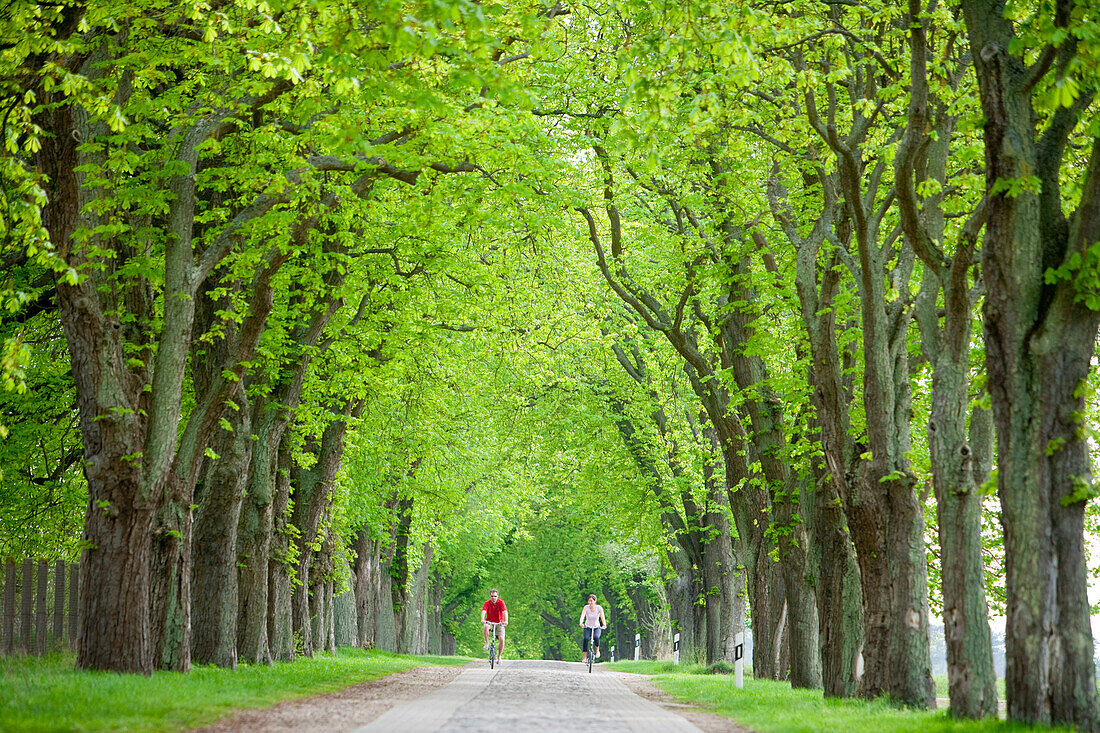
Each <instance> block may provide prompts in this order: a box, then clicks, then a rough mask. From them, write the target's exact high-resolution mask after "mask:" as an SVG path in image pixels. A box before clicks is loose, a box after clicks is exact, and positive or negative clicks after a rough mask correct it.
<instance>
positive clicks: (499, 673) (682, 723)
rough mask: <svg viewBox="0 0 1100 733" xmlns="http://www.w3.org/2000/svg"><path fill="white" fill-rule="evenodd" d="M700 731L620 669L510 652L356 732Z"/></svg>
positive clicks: (652, 732)
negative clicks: (630, 683) (643, 693)
mask: <svg viewBox="0 0 1100 733" xmlns="http://www.w3.org/2000/svg"><path fill="white" fill-rule="evenodd" d="M570 729H577V730H586V729H587V730H596V731H599V733H700V732H699V729H698V728H696V727H695V726H694V725H692V724H691V723H689V722H687V721H686V720H684V719H683V718H681V717H680V716H678V715H675V714H674V713H671V712H669V711H667V710H664V709H663V708H661V707H658V706H657V705H655V704H653V703H651V702H649V701H648V700H645V699H643V698H641V697H638V696H637V695H635V694H634V693H632V692H631V691H630V690H628V689H627V688H626V685H624V684H623V683H622V681H621V680H620V679H619V677H618V676H617V675H616V674H615V673H614V672H609V671H604V670H602V669H600V666H599V665H597V666H596V667H595V669H593V671H592V673H591V674H589V673H588V667H586V666H585V665H582V664H580V663H579V662H550V661H524V660H519V661H513V660H505V662H504V664H503V665H501V666H498V667H497V669H495V670H490V669H489V667H488V665H485V666H483V667H473V668H470V669H467V670H464V671H463V672H462V673H461V674H460V675H459V676H458V677H457V678H456V679H455V680H454V682H451V683H450V684H449V685H446V686H444V687H441V688H439V689H438V690H435V691H434V692H431V693H429V694H427V695H424V696H423V697H421V698H419V699H417V700H412V701H411V702H407V703H404V704H402V705H398V706H397V707H394V708H391V709H390V711H389V712H387V713H386V714H385V715H382V716H381V717H379V718H377V719H376V720H375V721H374V722H373V723H371V724H370V725H366V726H363V727H361V728H358V729H357V730H356V731H355V733H477V732H479V731H485V732H486V733H488V731H493V733H500V732H501V731H508V732H509V733H554V732H555V731H562V730H570Z"/></svg>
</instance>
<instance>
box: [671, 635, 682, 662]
mask: <svg viewBox="0 0 1100 733" xmlns="http://www.w3.org/2000/svg"><path fill="white" fill-rule="evenodd" d="M672 663H673V664H679V663H680V634H679V633H677V634H676V635H675V636H673V637H672Z"/></svg>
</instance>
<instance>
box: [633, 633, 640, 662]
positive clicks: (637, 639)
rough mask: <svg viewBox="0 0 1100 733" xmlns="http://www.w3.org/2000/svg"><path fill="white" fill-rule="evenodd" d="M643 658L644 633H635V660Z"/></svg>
mask: <svg viewBox="0 0 1100 733" xmlns="http://www.w3.org/2000/svg"><path fill="white" fill-rule="evenodd" d="M641 658H642V635H641V634H635V635H634V661H635V662H637V661H638V660H639V659H641Z"/></svg>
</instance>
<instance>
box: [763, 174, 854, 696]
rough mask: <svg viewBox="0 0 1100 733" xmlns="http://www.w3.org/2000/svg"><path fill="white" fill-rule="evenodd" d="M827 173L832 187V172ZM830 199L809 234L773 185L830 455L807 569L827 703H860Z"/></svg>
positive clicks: (848, 454) (835, 206)
mask: <svg viewBox="0 0 1100 733" xmlns="http://www.w3.org/2000/svg"><path fill="white" fill-rule="evenodd" d="M820 174H821V178H822V179H823V180H825V181H826V182H829V183H831V180H830V178H829V177H828V176H825V175H824V171H821V172H820ZM823 194H824V196H823V198H824V200H823V202H822V211H821V214H820V215H819V217H818V219H817V221H816V222H815V223H814V227H813V229H812V231H811V232H810V234H809V235H807V236H804V235H803V233H802V232H801V231H800V229H799V222H798V221H796V220H795V218H794V213H793V211H792V210H791V208H790V206H789V203H788V201H787V192H786V189H785V187H784V186H783V184H782V183H781V181H780V180H779V178H778V175H773V176H772V177H771V178H770V179H769V181H768V201H769V205H770V207H771V210H772V214H773V216H774V217H775V219H776V221H777V222H779V224H780V226H781V227H782V229H783V232H784V234H785V235H786V237H787V239H788V240H789V241H790V242H791V244H792V245H794V246H795V248H796V251H797V258H796V262H795V287H796V289H797V291H798V298H799V305H800V311H801V315H802V322H803V325H804V327H805V329H806V334H807V336H808V341H809V344H810V357H811V362H810V375H809V382H810V385H811V386H812V387H813V404H814V409H815V424H814V427H815V429H816V432H817V436H818V442H819V443H820V445H821V452H822V456H823V464H815V465H814V476H815V479H816V486H815V496H814V502H813V510H812V519H813V521H812V524H813V528H814V533H813V535H814V544H813V546H811V547H810V550H809V555H808V558H807V565H808V566H809V567H810V569H811V571H812V572H813V574H814V577H815V578H817V583H816V588H815V592H816V601H817V610H818V629H819V639H820V645H821V678H822V685H823V687H824V691H825V696H826V697H854V696H855V695H856V694H857V692H858V689H859V679H860V676H861V674H862V666H861V665H862V649H863V614H862V604H863V598H862V591H861V589H860V578H859V566H858V564H857V561H856V556H855V549H854V547H853V546H852V540H851V536H850V534H849V532H848V519H847V517H846V515H845V512H844V509H843V507H844V502H845V500H846V499H847V497H848V493H849V485H850V481H851V471H850V469H849V467H850V466H851V465H852V464H853V463H854V461H855V460H858V456H853V446H852V440H851V438H850V437H849V434H848V427H849V418H848V409H849V402H850V390H847V389H845V383H844V377H843V373H844V370H843V368H842V365H841V353H840V351H839V349H838V346H837V335H838V334H837V324H836V309H835V307H834V303H835V299H836V295H837V293H838V291H839V288H840V282H841V279H840V275H839V272H838V267H837V265H838V264H839V263H838V262H837V260H836V257H835V255H834V257H832V258H831V261H827V262H826V263H825V264H824V265H823V264H822V263H821V262H820V261H821V259H822V258H821V256H820V254H821V246H822V244H823V243H824V239H825V232H826V230H828V229H829V228H831V227H832V226H833V222H834V221H835V219H836V217H837V213H838V210H839V203H838V201H837V200H836V198H835V193H834V191H833V190H832V187H831V186H826V187H825V188H824V190H823ZM754 236H757V237H759V236H762V235H754Z"/></svg>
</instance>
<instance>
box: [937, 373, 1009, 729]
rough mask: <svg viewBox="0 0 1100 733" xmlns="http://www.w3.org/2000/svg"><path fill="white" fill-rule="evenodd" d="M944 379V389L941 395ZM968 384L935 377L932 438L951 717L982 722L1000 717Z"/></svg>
mask: <svg viewBox="0 0 1100 733" xmlns="http://www.w3.org/2000/svg"><path fill="white" fill-rule="evenodd" d="M937 379H939V380H941V381H942V382H943V383H942V384H940V385H938V386H939V389H937V385H936V384H935V382H936V380H937ZM967 383H968V380H967V376H966V374H965V372H961V371H958V370H953V371H949V370H948V369H946V368H937V369H936V371H935V375H934V377H933V387H932V393H933V397H932V420H931V422H930V423H929V426H928V431H929V444H930V446H931V453H932V466H933V470H932V479H933V484H934V486H935V489H936V516H937V519H938V523H939V537H940V565H941V571H940V572H941V575H942V577H943V622H944V641H945V644H946V647H947V671H948V692H949V694H950V696H951V714H952V715H953V716H955V717H958V718H981V717H985V716H989V715H996V713H997V687H996V676H995V674H994V671H993V647H992V641H991V638H990V631H989V605H988V604H987V603H986V600H985V592H984V590H985V566H984V564H983V563H982V538H981V522H982V517H981V513H982V497H981V493H980V491H979V488H980V484H979V483H978V482H976V481H975V480H974V475H975V473H976V471H975V467H974V466H973V465H972V464H971V457H972V451H971V448H970V446H969V445H968V442H967V440H966V435H965V434H964V433H963V432H962V430H961V428H962V427H963V426H964V425H965V413H964V412H963V409H965V406H966V398H967V393H966V392H967V390H966V387H967ZM980 415H984V418H983V417H980ZM982 419H985V420H986V421H988V420H989V417H988V411H987V410H982V409H981V408H978V409H977V410H976V411H975V413H974V415H973V417H972V425H973V424H974V423H977V422H979V421H980V420H982Z"/></svg>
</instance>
